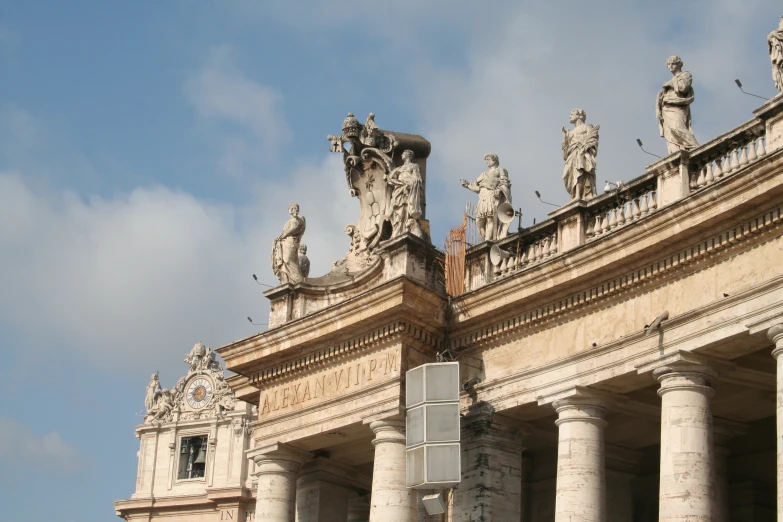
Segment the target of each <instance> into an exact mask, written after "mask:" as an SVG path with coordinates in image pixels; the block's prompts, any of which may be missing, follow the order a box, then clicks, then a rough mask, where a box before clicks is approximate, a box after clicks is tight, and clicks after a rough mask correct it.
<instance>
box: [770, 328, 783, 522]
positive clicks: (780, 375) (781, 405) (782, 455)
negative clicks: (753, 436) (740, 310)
mask: <svg viewBox="0 0 783 522" xmlns="http://www.w3.org/2000/svg"><path fill="white" fill-rule="evenodd" d="M767 337H768V338H769V340H770V341H772V342H773V343H775V348H774V349H773V350H772V357H774V358H775V360H776V361H777V441H778V442H777V454H778V458H777V484H778V520H783V357H780V354H781V353H783V324H777V325H775V326H773V327H772V328H770V329H769V330H767Z"/></svg>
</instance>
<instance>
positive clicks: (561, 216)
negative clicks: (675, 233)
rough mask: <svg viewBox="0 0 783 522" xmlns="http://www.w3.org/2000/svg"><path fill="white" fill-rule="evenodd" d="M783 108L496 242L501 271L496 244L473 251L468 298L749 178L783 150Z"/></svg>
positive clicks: (774, 107) (769, 108) (763, 112)
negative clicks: (493, 253)
mask: <svg viewBox="0 0 783 522" xmlns="http://www.w3.org/2000/svg"><path fill="white" fill-rule="evenodd" d="M781 108H783V102H781V101H779V100H775V101H773V102H770V103H769V104H766V105H765V106H764V107H762V108H760V109H759V110H757V111H756V112H755V115H756V117H754V118H753V119H752V120H750V121H748V122H746V123H744V124H743V125H741V126H739V127H737V128H735V129H733V130H731V131H730V132H727V133H726V134H723V135H722V136H719V137H717V138H715V139H714V140H711V141H709V142H707V143H705V144H703V145H700V146H699V147H697V148H695V149H693V150H690V151H681V152H677V153H674V154H671V155H669V156H667V157H665V158H662V159H661V160H660V161H658V162H656V163H654V164H652V165H650V166H648V167H647V173H646V174H644V175H642V176H639V177H637V178H635V179H633V180H631V181H628V182H625V183H622V184H621V185H620V186H619V187H615V188H613V189H612V190H611V191H608V192H606V193H604V194H601V195H600V196H597V197H595V198H592V199H590V200H586V201H581V200H577V201H571V202H570V203H568V204H567V205H564V206H563V207H560V208H559V209H557V210H555V211H553V212H551V213H550V214H549V217H548V219H547V220H545V221H542V222H541V223H538V224H536V225H533V226H532V227H528V228H525V229H521V230H519V231H518V232H517V233H514V234H510V235H509V236H508V237H507V238H505V239H503V240H500V241H498V242H497V245H498V247H500V249H501V250H502V251H503V252H504V254H503V259H502V260H501V261H500V262H498V263H497V264H493V263H492V262H491V260H490V247H491V246H492V244H491V243H488V242H485V243H480V244H478V245H476V246H474V247H473V248H471V249H469V250H468V252H467V255H466V262H465V292H471V291H473V290H477V289H478V288H481V287H483V286H485V285H487V284H489V283H491V282H492V281H496V280H499V279H503V278H507V277H510V276H512V275H514V274H517V273H519V272H522V271H525V270H528V269H533V268H534V267H537V266H539V265H541V264H543V263H546V262H547V261H548V260H550V259H552V258H554V257H557V256H562V255H568V252H569V251H570V250H572V249H574V248H577V247H579V246H580V245H584V244H586V243H595V242H598V241H601V240H603V239H604V238H606V237H608V236H611V235H612V233H613V232H614V231H619V230H620V229H624V228H627V227H632V226H634V225H635V224H636V223H639V222H641V221H643V220H645V219H646V218H648V217H649V216H652V215H653V214H655V213H656V212H657V211H658V210H660V209H661V208H663V207H666V206H668V205H671V204H674V203H676V202H677V201H680V200H682V199H684V198H686V197H688V196H690V195H691V194H693V193H695V192H698V191H700V190H702V189H703V188H705V187H708V186H712V185H713V184H715V183H718V182H721V181H722V180H726V179H728V178H729V177H736V176H738V175H743V171H744V170H745V167H752V166H753V165H754V164H757V163H758V162H760V161H762V160H764V159H765V158H766V157H767V156H768V155H769V154H771V153H772V152H774V151H775V150H777V149H779V148H780V146H781V144H783V139H781V138H780V135H781V133H782V132H781V131H783V124H782V123H779V122H780V121H781V119H780V118H778V117H776V116H775V115H776V114H777V113H779V112H780V110H781ZM771 129H774V130H771ZM770 133H772V134H771V135H770ZM770 136H771V137H770Z"/></svg>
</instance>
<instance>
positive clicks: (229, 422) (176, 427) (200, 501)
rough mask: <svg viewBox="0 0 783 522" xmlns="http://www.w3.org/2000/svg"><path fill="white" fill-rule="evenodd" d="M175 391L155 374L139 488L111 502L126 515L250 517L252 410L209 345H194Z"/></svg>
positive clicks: (141, 433)
mask: <svg viewBox="0 0 783 522" xmlns="http://www.w3.org/2000/svg"><path fill="white" fill-rule="evenodd" d="M185 362H186V363H187V364H188V371H187V373H186V374H185V375H184V376H183V377H182V378H180V379H179V381H177V384H176V385H175V386H174V387H173V388H171V389H164V388H161V386H160V382H159V380H158V374H157V373H155V374H153V375H152V378H151V379H150V383H149V385H148V386H147V396H146V400H145V406H146V410H147V413H146V415H145V416H144V423H143V424H142V425H140V426H137V427H136V437H137V438H138V439H139V441H140V447H139V453H138V458H139V466H138V471H137V474H136V491H135V492H134V493H133V495H131V498H130V499H127V500H118V501H117V502H115V503H114V507H115V509H116V512H117V515H118V516H120V517H122V518H124V519H125V520H187V521H193V522H195V521H202V520H203V521H212V520H248V518H247V513H248V512H250V513H252V512H253V510H254V508H255V500H254V499H253V498H252V497H253V495H252V492H251V489H250V488H251V483H250V478H251V477H250V476H249V474H248V470H249V467H250V463H249V462H248V460H247V457H246V456H245V454H246V453H247V451H248V449H249V448H250V447H251V444H252V440H251V438H250V425H251V424H252V423H253V421H255V419H256V416H255V414H254V413H253V407H252V406H251V405H250V404H248V403H246V402H243V401H238V400H236V398H235V396H234V392H233V390H231V388H230V387H229V386H228V384H227V382H226V379H225V376H224V374H223V368H222V367H221V366H220V364H219V363H218V362H217V361H216V360H215V354H214V352H213V351H212V350H210V349H209V348H207V347H206V346H204V345H203V344H202V343H197V344H196V345H195V346H194V347H193V349H192V350H191V351H190V353H188V355H187V356H186V357H185Z"/></svg>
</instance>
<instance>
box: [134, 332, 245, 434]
mask: <svg viewBox="0 0 783 522" xmlns="http://www.w3.org/2000/svg"><path fill="white" fill-rule="evenodd" d="M185 363H187V364H188V365H189V367H188V373H187V375H185V376H184V377H182V378H181V379H180V380H179V381H177V384H176V385H175V386H174V387H173V388H170V389H169V388H161V386H160V381H159V379H158V373H157V372H155V373H154V374H152V377H151V379H150V382H149V384H148V385H147V393H146V397H145V400H144V403H145V407H146V413H145V415H144V423H145V424H156V423H165V422H171V421H172V420H173V419H174V415H175V414H178V415H179V418H180V419H182V420H187V419H199V418H204V417H222V415H223V412H224V411H231V410H233V409H234V408H235V407H236V399H235V398H234V391H233V390H232V389H231V388H230V387H229V385H228V383H227V382H226V378H225V376H224V374H223V367H222V366H221V365H220V363H219V362H217V360H215V352H214V351H213V350H212V349H210V348H207V347H206V346H205V345H204V344H203V343H196V344H195V345H194V346H193V349H191V351H190V352H189V353H188V354H187V355H186V356H185ZM199 378H202V380H203V381H204V382H205V384H204V392H203V393H204V395H203V396H199V397H198V398H197V399H198V404H197V406H195V407H193V406H188V405H187V404H186V401H185V398H186V393H187V390H186V387H188V388H191V387H193V388H195V389H196V390H197V391H198V386H193V385H194V384H197V383H195V381H196V380H198V379H199ZM189 385H190V386H189Z"/></svg>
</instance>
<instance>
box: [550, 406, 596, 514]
mask: <svg viewBox="0 0 783 522" xmlns="http://www.w3.org/2000/svg"><path fill="white" fill-rule="evenodd" d="M552 405H553V406H554V408H555V411H557V415H558V418H557V421H555V424H557V426H558V428H559V430H558V432H559V435H558V443H557V492H556V497H555V522H604V521H605V520H606V463H605V454H604V452H605V448H604V428H605V427H606V420H605V416H606V408H605V407H604V405H603V403H602V402H601V401H599V400H597V399H593V398H588V397H579V396H574V397H568V398H565V399H560V400H557V401H555V402H554V403H553V404H552Z"/></svg>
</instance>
